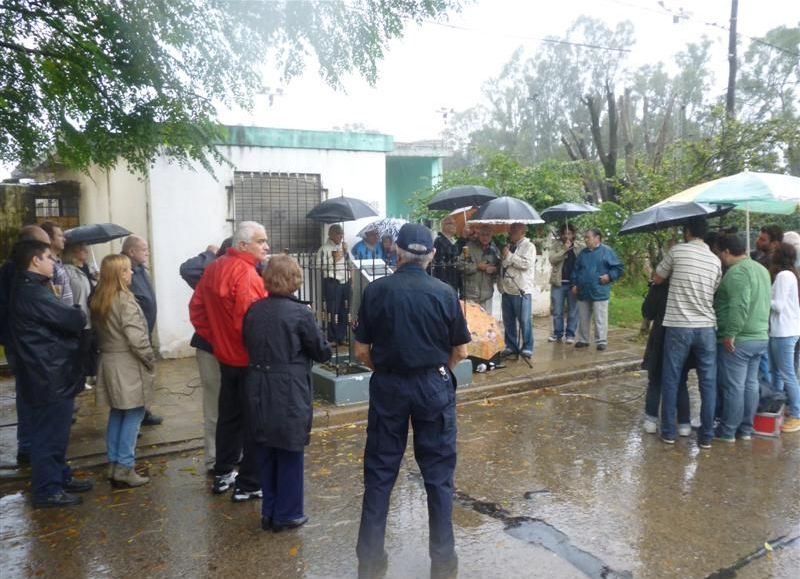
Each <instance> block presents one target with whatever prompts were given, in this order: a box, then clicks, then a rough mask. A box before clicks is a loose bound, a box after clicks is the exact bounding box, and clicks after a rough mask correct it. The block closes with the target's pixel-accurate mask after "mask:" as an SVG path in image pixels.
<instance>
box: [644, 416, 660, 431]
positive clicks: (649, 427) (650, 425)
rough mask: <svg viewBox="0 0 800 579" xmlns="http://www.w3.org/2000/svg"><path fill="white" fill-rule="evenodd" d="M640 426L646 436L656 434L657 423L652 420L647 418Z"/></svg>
mask: <svg viewBox="0 0 800 579" xmlns="http://www.w3.org/2000/svg"><path fill="white" fill-rule="evenodd" d="M642 426H643V427H644V431H645V432H646V433H647V434H655V433H656V432H658V421H656V420H653V419H652V418H650V417H649V416H648V417H646V418H645V419H644V422H643V423H642Z"/></svg>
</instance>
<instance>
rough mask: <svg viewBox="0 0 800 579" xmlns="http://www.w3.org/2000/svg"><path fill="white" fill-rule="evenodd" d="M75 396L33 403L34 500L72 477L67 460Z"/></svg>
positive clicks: (60, 489)
mask: <svg viewBox="0 0 800 579" xmlns="http://www.w3.org/2000/svg"><path fill="white" fill-rule="evenodd" d="M73 405H74V400H73V399H72V398H62V399H60V400H56V401H55V402H50V403H49V404H43V405H41V406H31V407H30V428H31V429H30V442H31V482H32V487H33V498H34V500H41V499H45V498H47V497H49V496H51V495H54V494H56V493H57V492H59V491H62V490H64V483H65V482H66V481H67V480H69V479H70V478H71V477H72V472H71V471H70V468H69V466H68V465H67V462H66V454H67V445H68V444H69V431H70V428H72V408H73Z"/></svg>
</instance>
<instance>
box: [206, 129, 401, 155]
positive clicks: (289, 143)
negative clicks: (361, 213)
mask: <svg viewBox="0 0 800 579" xmlns="http://www.w3.org/2000/svg"><path fill="white" fill-rule="evenodd" d="M225 129H226V130H227V132H228V134H227V137H226V138H224V139H223V140H222V142H219V143H217V144H218V145H230V146H234V147H237V146H238V147H275V148H283V149H332V150H337V151H370V152H375V153H388V152H390V151H392V150H394V138H393V137H391V136H389V135H382V134H380V133H341V132H336V131H300V130H294V129H272V128H267V127H243V126H226V127H225Z"/></svg>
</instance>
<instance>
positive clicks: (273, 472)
mask: <svg viewBox="0 0 800 579" xmlns="http://www.w3.org/2000/svg"><path fill="white" fill-rule="evenodd" d="M257 449H258V461H259V463H260V467H261V491H262V494H263V495H264V496H263V498H262V500H261V516H262V517H264V518H265V519H272V520H273V521H275V522H278V523H285V522H288V521H294V520H296V519H299V518H300V517H302V516H303V451H302V450H301V451H299V452H293V451H291V450H284V449H282V448H274V447H272V446H264V445H263V444H259V445H258V446H257Z"/></svg>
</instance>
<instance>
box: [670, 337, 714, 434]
mask: <svg viewBox="0 0 800 579" xmlns="http://www.w3.org/2000/svg"><path fill="white" fill-rule="evenodd" d="M716 341H717V336H716V331H715V330H714V328H666V331H665V333H664V362H663V368H662V370H661V435H662V436H663V437H664V438H670V439H672V438H675V411H676V409H677V405H678V387H679V385H680V383H681V379H682V378H683V368H684V366H685V365H686V360H687V359H688V358H689V354H690V353H694V356H695V359H696V360H697V378H698V383H699V386H700V430H699V432H698V438H700V439H709V438H713V436H714V410H715V408H716V401H717V356H716Z"/></svg>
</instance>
